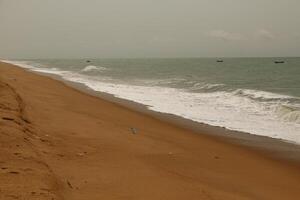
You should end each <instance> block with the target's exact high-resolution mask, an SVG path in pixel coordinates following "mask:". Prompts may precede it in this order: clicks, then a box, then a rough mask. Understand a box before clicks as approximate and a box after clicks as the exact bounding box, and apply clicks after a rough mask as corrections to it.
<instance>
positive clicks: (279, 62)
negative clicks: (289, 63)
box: [274, 61, 285, 64]
mask: <svg viewBox="0 0 300 200" xmlns="http://www.w3.org/2000/svg"><path fill="white" fill-rule="evenodd" d="M274 63H275V64H283V63H285V62H284V61H275V62H274Z"/></svg>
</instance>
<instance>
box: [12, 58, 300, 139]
mask: <svg viewBox="0 0 300 200" xmlns="http://www.w3.org/2000/svg"><path fill="white" fill-rule="evenodd" d="M10 63H11V62H10ZM13 64H17V63H13ZM19 66H21V67H26V68H28V66H27V65H23V64H21V65H19ZM28 69H30V70H35V71H37V69H36V68H28ZM38 70H40V69H38ZM47 70H48V71H46V70H45V69H42V72H46V73H56V74H59V75H60V76H62V77H63V78H64V79H66V80H69V81H74V82H79V83H82V84H85V85H86V86H88V87H89V88H91V89H93V90H95V91H101V92H106V93H110V94H113V95H115V96H116V97H119V98H123V99H128V100H132V101H134V102H137V103H141V104H144V105H147V106H148V107H149V109H151V110H154V111H157V112H162V113H170V114H174V115H178V116H181V117H184V118H187V119H190V120H193V121H197V122H202V123H207V124H210V125H214V126H220V127H226V128H228V129H231V130H237V131H243V132H248V133H252V134H256V135H263V136H268V137H273V138H279V139H284V140H288V141H291V142H295V143H298V144H300V120H299V119H300V106H299V105H291V104H290V102H289V99H292V98H294V97H290V96H286V95H279V94H275V93H270V92H264V91H255V90H242V89H240V90H236V91H231V92H228V91H212V92H207V93H205V92H204V93H201V92H198V93H197V92H189V91H186V90H183V89H176V88H168V87H159V86H155V85H151V86H136V85H126V84H115V83H107V82H101V80H99V79H97V77H91V76H87V75H82V74H78V73H75V72H68V71H59V70H56V69H47ZM219 86H220V87H221V86H222V85H213V86H207V85H206V86H205V85H204V86H203V87H206V88H210V87H219ZM196 87H202V86H201V84H199V85H196Z"/></svg>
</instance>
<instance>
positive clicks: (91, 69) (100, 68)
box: [81, 65, 107, 72]
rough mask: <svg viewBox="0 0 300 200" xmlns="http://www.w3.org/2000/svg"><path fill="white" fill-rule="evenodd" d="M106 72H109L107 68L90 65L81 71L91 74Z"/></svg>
mask: <svg viewBox="0 0 300 200" xmlns="http://www.w3.org/2000/svg"><path fill="white" fill-rule="evenodd" d="M104 70H107V68H105V67H100V66H94V65H88V66H86V67H85V68H83V69H82V70H81V71H83V72H90V71H104Z"/></svg>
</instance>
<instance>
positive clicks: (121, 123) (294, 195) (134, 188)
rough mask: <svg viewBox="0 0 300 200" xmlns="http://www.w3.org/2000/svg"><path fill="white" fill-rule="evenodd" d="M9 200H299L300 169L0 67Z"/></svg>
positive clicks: (1, 150)
mask: <svg viewBox="0 0 300 200" xmlns="http://www.w3.org/2000/svg"><path fill="white" fill-rule="evenodd" d="M0 97H1V98H0V199H4V200H6V199H37V200H43V199H45V200H46V199H47V200H48V199H49V200H61V199H66V200H73V199H74V200H79V199H80V200H87V199H88V200H92V199H144V200H145V199H149V200H155V199H163V200H168V199H170V200H171V199H172V200H174V199H189V200H192V199H195V200H196V199H197V200H199V199H201V200H206V199H207V200H211V199H220V200H226V199H230V200H233V199H239V200H240V199H241V200H242V199H245V200H246V199H272V200H275V199H280V200H282V199H288V200H290V199H291V200H293V199H298V198H299V196H300V173H299V172H300V166H299V164H297V163H292V162H287V161H285V160H280V159H272V158H270V157H268V156H265V155H264V154H263V153H260V152H259V151H255V150H252V149H250V148H246V147H243V146H240V145H236V144H232V143H230V142H227V141H225V140H222V139H220V138H218V137H217V136H209V135H207V134H203V133H201V132H195V131H191V130H187V129H185V128H181V127H179V126H176V125H172V124H171V123H167V122H164V121H161V120H159V119H156V118H154V117H152V116H150V115H147V114H143V113H139V112H137V111H134V110H132V109H129V108H126V107H124V106H121V105H118V104H116V103H113V102H109V101H106V100H103V99H100V98H97V97H94V96H92V95H89V94H86V93H83V92H81V91H79V90H76V89H74V88H71V87H69V86H67V85H66V84H64V83H62V82H60V81H57V80H53V79H52V78H49V77H45V76H41V75H38V74H35V73H31V72H28V71H25V70H24V69H21V68H18V67H15V66H12V65H10V64H4V63H1V64H0Z"/></svg>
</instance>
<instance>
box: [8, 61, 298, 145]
mask: <svg viewBox="0 0 300 200" xmlns="http://www.w3.org/2000/svg"><path fill="white" fill-rule="evenodd" d="M216 60H217V59H215V58H170V59H167V58H166V59H158V58H153V59H91V60H86V59H70V60H62V59H60V60H55V59H48V60H46V59H44V60H22V61H20V60H18V61H7V62H10V63H12V64H16V65H19V66H21V67H24V68H27V69H29V70H33V71H38V72H44V73H51V74H56V75H59V76H61V77H62V78H63V79H66V80H69V81H73V82H78V83H82V84H84V85H86V86H87V87H89V88H91V89H92V90H95V91H101V92H106V93H110V94H113V95H114V96H116V97H119V98H123V99H127V100H131V101H134V102H137V103H141V104H144V105H146V106H147V107H148V108H149V109H151V110H154V111H157V112H162V113H169V114H174V115H178V116H181V117H184V118H186V119H190V120H193V121H196V122H201V123H206V124H210V125H213V126H220V127H225V128H227V129H231V130H236V131H242V132H247V133H250V134H256V135H262V136H268V137H273V138H279V139H283V140H287V141H290V142H293V143H298V144H300V58H226V59H223V62H216ZM277 60H284V61H285V63H281V64H276V63H275V62H274V61H277Z"/></svg>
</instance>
